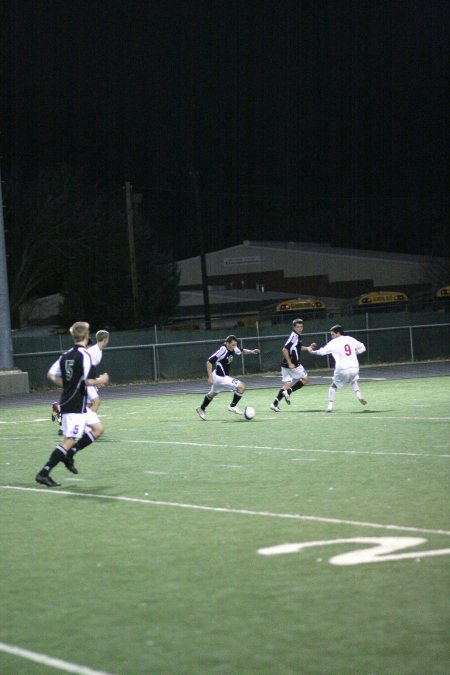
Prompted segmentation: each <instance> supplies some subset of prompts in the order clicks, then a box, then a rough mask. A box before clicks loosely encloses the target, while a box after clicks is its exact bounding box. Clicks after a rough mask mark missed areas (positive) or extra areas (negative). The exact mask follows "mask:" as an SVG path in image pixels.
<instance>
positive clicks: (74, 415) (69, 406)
mask: <svg viewBox="0 0 450 675" xmlns="http://www.w3.org/2000/svg"><path fill="white" fill-rule="evenodd" d="M70 334H71V336H72V338H73V341H74V346H73V347H72V349H69V350H68V351H67V352H64V353H63V354H61V356H60V357H59V359H58V360H57V361H55V363H54V364H53V365H52V366H51V367H50V370H49V371H48V374H47V377H48V378H49V379H50V380H51V381H52V382H54V383H55V384H58V385H60V386H62V387H63V392H62V395H61V400H60V403H59V406H60V410H61V415H62V428H63V436H64V438H63V441H62V442H61V443H59V444H58V445H57V446H56V448H55V449H54V450H53V452H52V454H51V455H50V457H49V459H48V462H47V463H46V464H45V465H44V466H43V468H42V469H41V470H40V471H39V473H38V474H37V475H36V481H37V482H38V483H42V484H43V485H46V486H47V487H55V486H58V485H60V483H56V482H55V481H54V480H53V478H52V477H51V476H50V471H51V470H52V469H54V467H55V466H56V465H57V464H59V462H63V463H64V465H65V466H66V468H67V469H68V470H69V471H71V472H72V473H78V471H77V469H76V468H75V466H74V463H73V455H71V450H72V447H73V446H74V445H75V443H77V448H78V450H81V449H82V448H85V447H86V446H87V445H89V444H90V443H92V442H93V441H94V440H95V437H94V436H93V434H92V432H91V431H89V430H85V427H86V423H87V415H86V399H87V392H86V386H102V385H104V384H107V383H108V381H109V376H108V374H107V373H103V374H102V375H99V376H98V377H95V376H94V372H93V371H92V361H91V358H90V356H89V354H88V352H87V351H86V347H87V344H88V340H89V324H88V323H86V322H85V321H77V322H76V323H74V324H73V326H71V328H70Z"/></svg>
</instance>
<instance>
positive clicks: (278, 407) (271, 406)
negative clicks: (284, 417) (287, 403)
mask: <svg viewBox="0 0 450 675" xmlns="http://www.w3.org/2000/svg"><path fill="white" fill-rule="evenodd" d="M270 409H271V410H273V411H274V412H281V410H280V406H278V405H275V403H271V404H270Z"/></svg>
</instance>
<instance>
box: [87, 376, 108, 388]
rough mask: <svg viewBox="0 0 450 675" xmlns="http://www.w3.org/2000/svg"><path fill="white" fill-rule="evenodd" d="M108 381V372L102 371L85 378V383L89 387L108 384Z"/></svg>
mask: <svg viewBox="0 0 450 675" xmlns="http://www.w3.org/2000/svg"><path fill="white" fill-rule="evenodd" d="M108 382H109V375H108V373H102V374H101V375H99V376H98V377H89V378H88V379H87V380H85V384H87V385H88V386H89V387H103V386H104V385H105V384H108Z"/></svg>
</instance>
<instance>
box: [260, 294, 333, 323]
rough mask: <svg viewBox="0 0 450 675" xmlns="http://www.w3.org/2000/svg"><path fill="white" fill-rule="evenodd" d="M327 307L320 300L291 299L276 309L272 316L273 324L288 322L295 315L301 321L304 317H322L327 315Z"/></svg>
mask: <svg viewBox="0 0 450 675" xmlns="http://www.w3.org/2000/svg"><path fill="white" fill-rule="evenodd" d="M326 308H327V307H326V305H325V303H324V302H323V300H319V298H289V299H288V300H282V301H281V302H279V303H278V304H277V306H276V307H275V314H274V315H273V316H272V323H273V324H275V323H283V322H284V321H286V320H289V319H293V318H295V317H294V314H295V316H298V317H299V318H300V319H302V318H303V315H305V316H308V317H309V318H315V317H320V316H323V315H324V314H325V311H326Z"/></svg>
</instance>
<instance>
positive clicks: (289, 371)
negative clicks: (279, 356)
mask: <svg viewBox="0 0 450 675" xmlns="http://www.w3.org/2000/svg"><path fill="white" fill-rule="evenodd" d="M307 376H308V373H307V372H306V370H305V369H304V368H303V366H302V365H299V366H297V367H296V368H284V366H281V381H282V382H298V381H299V380H303V379H304V378H305V377H307Z"/></svg>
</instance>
